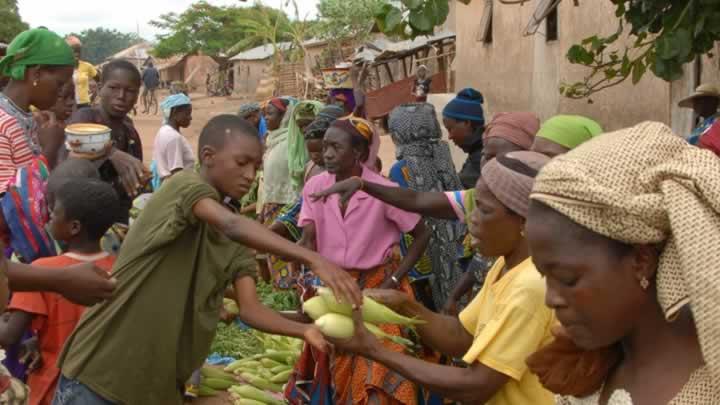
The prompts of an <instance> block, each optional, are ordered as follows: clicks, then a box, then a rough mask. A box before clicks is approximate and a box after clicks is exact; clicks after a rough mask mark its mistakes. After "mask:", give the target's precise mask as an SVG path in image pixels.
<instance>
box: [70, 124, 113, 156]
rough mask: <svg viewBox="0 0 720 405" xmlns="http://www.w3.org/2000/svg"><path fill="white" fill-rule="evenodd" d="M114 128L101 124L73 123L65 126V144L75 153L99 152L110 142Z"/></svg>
mask: <svg viewBox="0 0 720 405" xmlns="http://www.w3.org/2000/svg"><path fill="white" fill-rule="evenodd" d="M111 133H112V130H111V129H110V128H108V127H106V126H105V125H99V124H72V125H68V126H67V127H66V128H65V144H66V145H67V147H68V149H70V150H72V151H73V152H75V153H98V152H101V151H102V150H103V149H104V148H105V147H106V146H107V144H108V143H110V140H111V139H112V137H111Z"/></svg>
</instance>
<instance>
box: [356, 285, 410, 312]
mask: <svg viewBox="0 0 720 405" xmlns="http://www.w3.org/2000/svg"><path fill="white" fill-rule="evenodd" d="M363 294H364V295H365V296H366V297H368V298H372V299H374V300H375V301H377V302H379V303H381V304H383V305H385V306H387V307H389V308H390V309H392V310H393V311H395V312H398V313H400V314H402V315H408V314H407V313H404V312H406V308H407V304H408V302H409V296H408V295H407V294H405V293H404V292H401V291H398V290H388V289H375V288H369V289H367V290H363Z"/></svg>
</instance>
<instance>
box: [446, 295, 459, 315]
mask: <svg viewBox="0 0 720 405" xmlns="http://www.w3.org/2000/svg"><path fill="white" fill-rule="evenodd" d="M458 312H459V311H458V302H457V300H456V299H455V298H453V297H450V298H448V300H447V301H445V306H443V309H442V313H443V314H445V315H450V316H457V315H458Z"/></svg>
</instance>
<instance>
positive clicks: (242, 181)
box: [200, 134, 262, 200]
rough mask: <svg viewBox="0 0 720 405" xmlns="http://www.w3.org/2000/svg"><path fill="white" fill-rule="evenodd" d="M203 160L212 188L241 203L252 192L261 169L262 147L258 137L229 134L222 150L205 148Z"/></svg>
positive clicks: (202, 152) (201, 156) (201, 153)
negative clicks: (256, 176) (251, 188)
mask: <svg viewBox="0 0 720 405" xmlns="http://www.w3.org/2000/svg"><path fill="white" fill-rule="evenodd" d="M200 158H201V161H202V164H203V167H204V168H205V172H206V175H207V180H208V181H209V182H210V184H212V185H213V186H214V187H215V188H216V189H217V190H218V191H219V192H220V193H221V194H222V195H225V196H229V197H231V198H233V199H236V200H239V199H241V198H242V197H243V196H244V195H245V194H247V192H248V191H250V187H251V186H252V183H253V181H255V173H256V172H257V170H258V169H259V168H260V167H261V166H262V145H261V144H260V139H258V138H257V137H252V136H248V135H244V134H243V135H240V134H237V135H236V134H230V135H228V136H227V137H226V139H225V145H223V146H222V147H221V148H218V149H215V148H213V147H211V146H205V147H203V149H202V150H201V151H200Z"/></svg>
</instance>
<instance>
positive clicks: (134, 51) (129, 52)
mask: <svg viewBox="0 0 720 405" xmlns="http://www.w3.org/2000/svg"><path fill="white" fill-rule="evenodd" d="M151 49H152V45H150V44H149V43H147V42H141V43H139V44H137V45H133V46H131V47H129V48H127V49H124V50H122V51H120V52H118V53H116V54H115V55H113V56H111V57H109V58H108V60H110V59H135V60H145V59H147V58H149V57H150V56H151V55H150V50H151Z"/></svg>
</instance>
